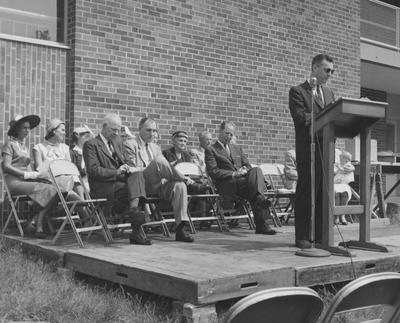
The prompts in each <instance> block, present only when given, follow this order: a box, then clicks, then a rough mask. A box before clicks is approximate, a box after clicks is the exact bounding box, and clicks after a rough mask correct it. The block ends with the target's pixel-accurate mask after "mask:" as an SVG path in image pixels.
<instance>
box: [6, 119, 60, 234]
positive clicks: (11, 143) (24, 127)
mask: <svg viewBox="0 0 400 323" xmlns="http://www.w3.org/2000/svg"><path fill="white" fill-rule="evenodd" d="M39 123H40V118H39V117H38V116H37V115H29V116H25V117H23V116H21V115H17V116H15V117H14V119H13V120H11V121H10V128H9V130H8V132H7V135H8V136H9V137H10V139H9V140H8V141H6V142H5V143H4V145H3V147H2V149H1V156H2V158H3V162H2V165H1V167H2V169H3V172H4V180H5V182H6V183H7V186H8V188H9V190H10V193H11V194H13V195H28V196H29V197H30V198H31V200H32V201H33V202H34V203H35V204H36V205H38V206H39V209H40V211H39V214H38V215H37V216H35V217H34V219H33V220H32V222H30V223H29V224H28V225H27V227H26V228H25V230H26V231H33V232H35V236H36V237H37V238H45V237H46V235H45V233H44V230H43V220H44V219H45V218H47V217H49V216H50V211H51V209H52V208H53V207H54V206H55V205H56V204H57V201H58V196H57V191H56V189H55V187H54V186H53V185H52V184H50V182H49V183H44V182H40V174H39V172H34V171H32V170H31V165H30V164H31V158H30V154H29V149H28V147H27V146H26V142H25V139H26V138H27V137H28V135H29V132H30V130H31V129H33V128H35V127H36V126H37V125H38V124H39Z"/></svg>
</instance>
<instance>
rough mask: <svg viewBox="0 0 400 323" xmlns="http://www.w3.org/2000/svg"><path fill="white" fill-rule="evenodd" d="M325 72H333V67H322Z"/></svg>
mask: <svg viewBox="0 0 400 323" xmlns="http://www.w3.org/2000/svg"><path fill="white" fill-rule="evenodd" d="M324 71H325V73H327V74H329V73H330V74H333V73H335V69H334V68H324Z"/></svg>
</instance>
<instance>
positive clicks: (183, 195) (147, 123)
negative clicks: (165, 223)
mask: <svg viewBox="0 0 400 323" xmlns="http://www.w3.org/2000/svg"><path fill="white" fill-rule="evenodd" d="M157 133H158V129H157V124H156V122H155V121H154V120H153V119H151V118H142V119H141V120H140V121H139V134H138V135H136V137H135V138H129V139H127V140H126V141H125V142H124V146H125V149H126V151H127V154H128V156H129V160H130V162H131V163H132V164H133V165H134V167H135V169H136V170H139V171H142V172H143V176H144V179H145V183H146V185H145V187H146V193H147V195H148V196H158V197H160V198H162V199H164V200H166V201H168V202H170V203H171V205H172V209H173V212H174V216H175V223H176V224H177V228H176V235H175V240H176V241H182V242H193V241H194V239H193V237H192V236H191V235H189V234H188V233H187V232H186V231H185V226H186V224H188V222H189V217H188V214H187V204H188V199H187V188H186V184H185V181H186V180H187V179H186V178H185V176H183V175H182V174H181V173H179V172H178V171H176V170H175V169H174V167H172V166H171V165H170V163H169V162H168V161H167V160H166V159H165V157H164V156H163V154H162V152H161V148H160V147H159V146H158V145H157V144H155V143H154V138H155V136H156V134H157Z"/></svg>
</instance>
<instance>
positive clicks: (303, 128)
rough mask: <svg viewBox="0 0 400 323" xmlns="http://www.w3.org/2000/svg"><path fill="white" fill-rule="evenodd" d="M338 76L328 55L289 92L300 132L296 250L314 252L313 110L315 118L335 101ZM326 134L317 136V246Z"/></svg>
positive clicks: (315, 62) (321, 56) (318, 59)
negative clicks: (332, 81)
mask: <svg viewBox="0 0 400 323" xmlns="http://www.w3.org/2000/svg"><path fill="white" fill-rule="evenodd" d="M333 72H334V68H333V59H332V58H331V57H330V56H328V55H325V54H319V55H317V56H315V57H314V58H313V60H312V63H311V74H310V78H309V79H307V80H306V81H305V82H304V83H302V84H300V85H298V86H294V87H292V88H291V89H290V91H289V109H290V114H291V115H292V118H293V122H294V127H295V132H296V159H297V173H298V181H297V187H296V205H295V235H296V246H297V247H299V248H302V249H304V248H310V247H311V242H312V241H310V239H311V237H310V221H311V156H310V151H311V149H310V146H311V137H310V124H311V107H312V104H313V105H314V115H315V114H317V113H318V112H320V111H321V110H322V109H324V108H325V107H326V106H327V105H328V104H330V103H331V102H333V101H334V100H335V97H334V94H333V92H332V90H331V89H330V88H329V87H327V86H326V83H327V82H328V80H329V78H330V77H331V76H332V74H333ZM322 143H323V141H322V134H317V135H316V136H315V183H314V185H315V242H317V243H320V242H321V240H322V216H323V215H322V190H323V187H322Z"/></svg>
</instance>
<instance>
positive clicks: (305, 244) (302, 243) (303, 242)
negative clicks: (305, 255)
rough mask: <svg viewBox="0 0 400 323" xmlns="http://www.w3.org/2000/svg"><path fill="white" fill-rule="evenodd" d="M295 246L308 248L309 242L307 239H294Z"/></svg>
mask: <svg viewBox="0 0 400 323" xmlns="http://www.w3.org/2000/svg"><path fill="white" fill-rule="evenodd" d="M296 247H297V248H300V249H310V248H311V242H310V241H308V240H296Z"/></svg>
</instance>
